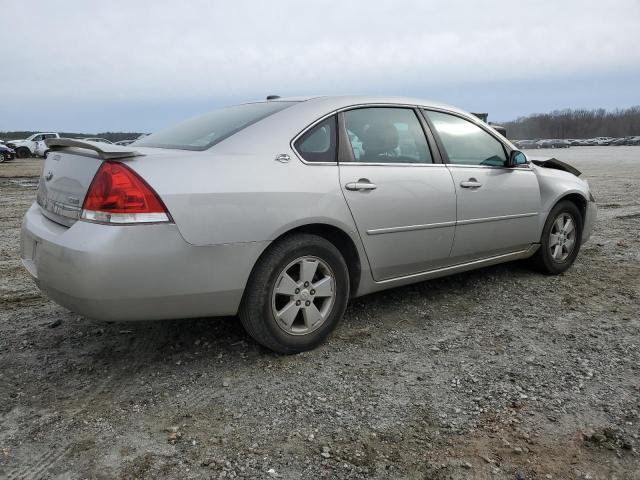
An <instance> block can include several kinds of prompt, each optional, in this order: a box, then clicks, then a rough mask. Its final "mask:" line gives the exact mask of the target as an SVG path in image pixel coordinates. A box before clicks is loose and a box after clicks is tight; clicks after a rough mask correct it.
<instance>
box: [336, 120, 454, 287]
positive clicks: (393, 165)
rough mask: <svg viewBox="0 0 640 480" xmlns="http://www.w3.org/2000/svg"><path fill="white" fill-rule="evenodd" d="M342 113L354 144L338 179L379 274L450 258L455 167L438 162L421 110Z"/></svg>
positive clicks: (381, 277) (432, 265) (410, 270)
mask: <svg viewBox="0 0 640 480" xmlns="http://www.w3.org/2000/svg"><path fill="white" fill-rule="evenodd" d="M341 115H342V117H341V122H340V123H341V128H342V129H343V130H342V136H343V137H342V138H346V137H348V145H349V147H350V148H347V149H341V153H340V157H341V158H339V165H340V166H339V168H340V183H341V186H342V190H343V193H344V196H345V198H346V200H347V203H348V205H349V208H350V209H351V213H352V215H353V218H354V221H355V223H356V226H357V228H358V232H359V234H360V237H361V238H362V241H363V244H364V247H365V250H366V254H367V258H368V260H369V264H370V265H371V270H372V273H373V277H374V279H375V280H377V281H380V280H384V279H388V278H394V277H400V276H404V275H410V274H413V273H418V272H423V271H426V270H430V269H433V268H438V267H441V266H444V265H446V264H447V262H448V258H449V253H450V251H451V246H452V243H453V236H454V231H455V221H456V197H455V195H456V194H455V189H454V185H453V181H452V178H451V173H450V171H449V169H448V168H447V167H446V165H444V164H442V163H434V156H433V155H432V153H431V149H430V146H429V143H428V142H427V140H426V137H425V131H424V129H423V127H422V124H421V122H420V120H419V117H418V113H417V112H416V111H414V110H413V109H411V108H395V107H393V108H391V107H367V108H357V109H353V110H349V111H347V112H344V113H343V114H341ZM436 160H437V161H439V157H437V158H436Z"/></svg>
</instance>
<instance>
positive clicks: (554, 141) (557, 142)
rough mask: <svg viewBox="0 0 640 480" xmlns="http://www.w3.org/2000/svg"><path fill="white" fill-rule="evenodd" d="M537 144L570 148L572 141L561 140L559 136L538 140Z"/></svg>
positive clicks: (540, 146) (541, 146) (542, 146)
mask: <svg viewBox="0 0 640 480" xmlns="http://www.w3.org/2000/svg"><path fill="white" fill-rule="evenodd" d="M537 145H538V147H539V148H569V147H570V143H569V142H567V141H566V140H560V139H557V138H550V139H546V140H538V142H537Z"/></svg>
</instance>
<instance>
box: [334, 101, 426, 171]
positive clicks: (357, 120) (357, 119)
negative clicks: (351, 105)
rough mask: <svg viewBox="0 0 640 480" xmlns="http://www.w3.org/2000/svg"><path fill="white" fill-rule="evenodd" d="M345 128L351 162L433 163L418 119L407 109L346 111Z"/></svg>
mask: <svg viewBox="0 0 640 480" xmlns="http://www.w3.org/2000/svg"><path fill="white" fill-rule="evenodd" d="M344 120H345V127H346V129H347V135H348V137H349V142H350V143H351V150H352V151H353V159H354V160H355V161H356V162H364V163H433V159H432V158H431V152H430V150H429V145H428V144H427V139H426V138H425V136H424V131H423V130H422V126H421V124H420V121H419V120H418V117H416V114H415V112H414V111H413V110H411V109H408V108H389V107H373V108H358V109H355V110H349V111H348V112H345V114H344Z"/></svg>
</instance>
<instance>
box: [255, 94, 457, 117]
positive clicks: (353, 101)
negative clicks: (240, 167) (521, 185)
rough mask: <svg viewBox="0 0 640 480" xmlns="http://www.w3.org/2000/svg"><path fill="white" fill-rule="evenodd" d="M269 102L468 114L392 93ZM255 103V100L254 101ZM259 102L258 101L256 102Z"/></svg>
mask: <svg viewBox="0 0 640 480" xmlns="http://www.w3.org/2000/svg"><path fill="white" fill-rule="evenodd" d="M266 101H267V102H300V103H302V102H304V103H307V104H313V105H318V106H319V107H320V106H326V105H335V106H336V108H344V107H349V106H352V105H360V104H391V105H415V106H419V107H427V108H429V107H431V108H440V109H443V110H450V111H455V112H460V113H464V114H468V112H465V111H464V110H461V109H459V108H457V107H453V106H451V105H447V104H446V103H441V102H435V101H433V100H425V99H420V98H414V97H404V96H392V95H315V96H297V97H281V98H278V99H275V100H266ZM252 103H253V102H252ZM256 103H257V102H256Z"/></svg>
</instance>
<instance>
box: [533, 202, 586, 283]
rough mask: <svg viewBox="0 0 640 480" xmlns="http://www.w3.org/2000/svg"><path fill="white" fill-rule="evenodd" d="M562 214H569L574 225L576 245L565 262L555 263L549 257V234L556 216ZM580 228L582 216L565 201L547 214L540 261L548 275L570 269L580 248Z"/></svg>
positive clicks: (541, 241)
mask: <svg viewBox="0 0 640 480" xmlns="http://www.w3.org/2000/svg"><path fill="white" fill-rule="evenodd" d="M563 213H567V214H569V215H570V216H571V218H572V219H573V221H574V222H575V224H576V244H575V247H574V249H573V251H572V252H571V255H569V256H568V257H567V259H566V260H565V261H563V262H556V261H555V260H554V259H553V257H552V256H551V252H550V251H549V234H550V233H551V229H552V228H553V224H554V222H555V221H556V219H557V218H558V216H559V215H560V214H563ZM582 228H583V219H582V214H581V213H580V210H578V207H576V205H575V204H574V203H573V202H569V201H566V200H565V201H561V202H560V203H558V204H557V205H556V206H555V207H553V209H552V210H551V212H550V213H549V216H548V217H547V221H546V223H545V225H544V229H543V230H542V238H541V239H540V254H541V261H542V263H543V265H544V268H545V270H547V271H548V272H549V273H553V274H558V273H562V272H564V271H566V270H567V269H568V268H569V267H571V265H573V262H574V261H575V259H576V257H577V256H578V253H579V252H580V246H581V243H582Z"/></svg>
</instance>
